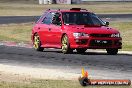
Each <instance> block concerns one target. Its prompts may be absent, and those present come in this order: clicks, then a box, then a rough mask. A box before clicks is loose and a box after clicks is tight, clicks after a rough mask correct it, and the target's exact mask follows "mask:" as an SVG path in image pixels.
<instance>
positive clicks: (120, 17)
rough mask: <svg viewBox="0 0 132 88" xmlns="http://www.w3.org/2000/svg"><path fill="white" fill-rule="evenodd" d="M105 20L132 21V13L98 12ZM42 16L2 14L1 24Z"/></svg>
mask: <svg viewBox="0 0 132 88" xmlns="http://www.w3.org/2000/svg"><path fill="white" fill-rule="evenodd" d="M97 15H98V16H99V17H100V18H102V19H103V20H105V21H132V14H97ZM39 17H40V16H0V24H10V23H26V22H35V21H36V20H37V19H38V18H39Z"/></svg>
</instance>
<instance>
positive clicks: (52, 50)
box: [43, 49, 132, 56]
mask: <svg viewBox="0 0 132 88" xmlns="http://www.w3.org/2000/svg"><path fill="white" fill-rule="evenodd" d="M43 52H51V53H62V52H61V50H59V49H46V50H44V51H43ZM62 54H63V53H62ZM69 54H70V55H72V54H77V55H109V54H107V52H98V50H97V52H96V51H94V52H92V51H87V52H85V53H77V52H76V51H73V52H72V53H69ZM118 55H123V56H124V55H126V56H132V54H125V53H124V54H122V53H118V54H117V56H118Z"/></svg>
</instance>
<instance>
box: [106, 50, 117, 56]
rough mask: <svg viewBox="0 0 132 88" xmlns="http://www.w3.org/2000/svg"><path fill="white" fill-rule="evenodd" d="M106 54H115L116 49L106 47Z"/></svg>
mask: <svg viewBox="0 0 132 88" xmlns="http://www.w3.org/2000/svg"><path fill="white" fill-rule="evenodd" d="M106 51H107V54H109V55H116V54H117V53H118V49H106Z"/></svg>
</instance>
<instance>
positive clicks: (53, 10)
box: [47, 8, 89, 12]
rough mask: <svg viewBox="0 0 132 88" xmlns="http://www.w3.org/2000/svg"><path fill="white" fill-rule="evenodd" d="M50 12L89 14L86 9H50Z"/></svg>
mask: <svg viewBox="0 0 132 88" xmlns="http://www.w3.org/2000/svg"><path fill="white" fill-rule="evenodd" d="M47 11H50V12H89V11H88V10H86V9H81V8H71V9H48V10H47Z"/></svg>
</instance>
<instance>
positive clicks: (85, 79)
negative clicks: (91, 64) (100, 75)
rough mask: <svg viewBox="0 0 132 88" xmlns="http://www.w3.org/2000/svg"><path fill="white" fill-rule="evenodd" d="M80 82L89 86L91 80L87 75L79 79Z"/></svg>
mask: <svg viewBox="0 0 132 88" xmlns="http://www.w3.org/2000/svg"><path fill="white" fill-rule="evenodd" d="M79 82H80V84H81V85H82V86H87V85H90V84H91V82H90V80H89V79H88V78H86V77H83V78H81V79H79Z"/></svg>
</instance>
